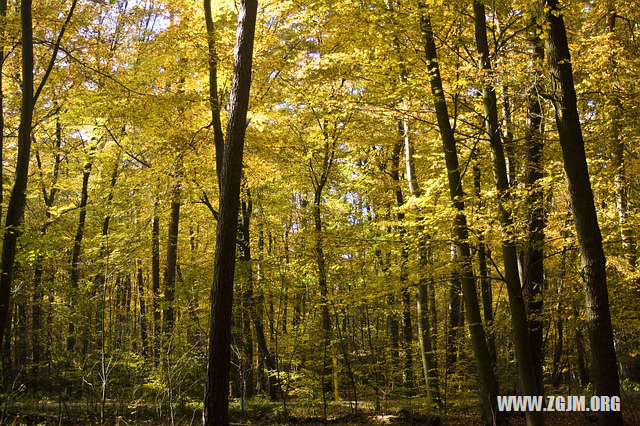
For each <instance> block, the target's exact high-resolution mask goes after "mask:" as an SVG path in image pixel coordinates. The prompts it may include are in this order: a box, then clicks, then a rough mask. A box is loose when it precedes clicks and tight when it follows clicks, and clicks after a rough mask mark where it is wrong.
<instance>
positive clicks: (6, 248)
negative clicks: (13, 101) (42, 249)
mask: <svg viewBox="0 0 640 426" xmlns="http://www.w3.org/2000/svg"><path fill="white" fill-rule="evenodd" d="M31 22H32V18H31V0H22V1H21V2H20V26H21V28H22V43H21V46H22V103H21V106H20V125H19V127H18V158H17V161H16V174H15V179H14V183H13V188H12V189H11V195H10V196H9V204H8V206H7V216H6V219H5V228H4V232H3V240H2V241H3V242H2V259H1V260H0V270H1V271H2V272H1V273H0V342H3V341H4V338H5V328H6V326H7V317H8V314H9V309H10V306H11V301H10V297H11V284H12V281H13V272H14V271H13V269H14V261H15V257H16V242H17V240H18V235H19V234H20V230H19V228H20V225H21V224H22V219H23V216H24V206H25V201H26V191H27V179H28V177H29V158H30V154H31V122H32V120H33V106H34V99H33V95H34V91H33V29H32V27H31Z"/></svg>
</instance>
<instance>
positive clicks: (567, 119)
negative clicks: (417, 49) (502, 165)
mask: <svg viewBox="0 0 640 426" xmlns="http://www.w3.org/2000/svg"><path fill="white" fill-rule="evenodd" d="M545 6H546V9H545V10H546V12H545V18H546V22H547V24H548V38H547V52H548V61H549V66H550V69H551V82H552V86H553V104H554V108H555V111H556V125H557V128H558V135H559V137H560V146H561V148H562V158H563V161H564V170H565V173H566V176H567V182H568V183H569V194H570V196H571V210H572V212H573V216H574V223H575V227H576V233H577V237H578V244H579V246H580V254H581V264H582V276H583V279H584V290H585V296H586V310H587V330H588V334H589V344H590V348H591V357H592V369H591V370H592V371H591V373H592V376H593V382H594V385H595V392H596V394H598V395H611V396H614V395H620V380H619V377H618V369H617V363H616V352H615V349H614V346H613V331H612V328H611V314H610V312H609V295H608V291H607V273H606V259H605V256H604V250H603V248H602V235H601V233H600V226H599V225H598V217H597V214H596V209H595V204H594V198H593V191H592V189H591V181H590V178H589V170H588V167H587V158H586V155H585V151H584V139H583V137H582V128H581V125H580V116H579V114H578V106H577V97H576V91H575V85H574V81H573V68H572V65H571V54H570V52H569V44H568V41H567V32H566V29H565V24H564V17H563V12H562V11H561V10H560V8H559V5H558V2H557V1H555V0H547V1H546V3H545ZM598 418H599V420H600V422H602V423H603V424H612V425H613V424H622V414H621V413H620V412H614V411H610V412H604V411H602V412H599V413H598Z"/></svg>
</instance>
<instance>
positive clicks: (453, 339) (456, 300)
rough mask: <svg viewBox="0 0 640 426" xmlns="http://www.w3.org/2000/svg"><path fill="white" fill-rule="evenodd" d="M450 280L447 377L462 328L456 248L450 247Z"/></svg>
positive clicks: (452, 364) (453, 361) (456, 350)
mask: <svg viewBox="0 0 640 426" xmlns="http://www.w3.org/2000/svg"><path fill="white" fill-rule="evenodd" d="M451 265H452V268H451V278H450V283H449V309H448V311H447V323H448V326H449V329H448V330H447V345H446V356H445V363H446V370H447V375H448V376H449V375H451V374H453V372H454V367H455V365H456V363H457V361H458V352H459V345H460V340H461V339H460V336H461V334H462V333H461V330H460V327H462V325H463V324H462V318H461V315H460V314H461V313H462V283H461V282H460V276H459V275H458V271H457V268H458V265H457V259H456V247H455V245H452V246H451Z"/></svg>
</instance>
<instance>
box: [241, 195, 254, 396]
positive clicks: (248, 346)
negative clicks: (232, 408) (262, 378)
mask: <svg viewBox="0 0 640 426" xmlns="http://www.w3.org/2000/svg"><path fill="white" fill-rule="evenodd" d="M246 192H247V200H245V199H243V200H242V202H241V206H242V220H241V222H240V232H239V235H240V237H241V240H240V241H241V243H240V248H241V250H242V254H241V255H240V260H241V262H242V264H241V267H240V270H241V271H242V269H244V271H245V275H246V282H245V288H244V289H243V292H242V298H241V302H242V303H241V305H242V307H241V318H242V337H241V344H242V360H241V366H242V370H243V372H244V377H245V380H244V383H243V394H244V397H245V398H250V397H252V396H253V395H254V392H255V378H254V371H253V336H252V335H251V317H252V315H253V312H252V299H253V267H252V264H251V233H250V231H251V214H252V212H253V203H252V201H251V193H250V192H249V190H247V191H246Z"/></svg>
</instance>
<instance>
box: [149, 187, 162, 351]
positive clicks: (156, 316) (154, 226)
mask: <svg viewBox="0 0 640 426" xmlns="http://www.w3.org/2000/svg"><path fill="white" fill-rule="evenodd" d="M153 215H154V216H153V219H152V221H151V292H152V295H153V333H154V336H153V340H154V341H153V354H154V356H155V358H156V360H157V359H158V355H159V351H160V334H161V332H160V328H161V322H162V321H161V314H162V312H161V311H160V218H159V217H158V200H157V199H156V201H155V203H154V205H153Z"/></svg>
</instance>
